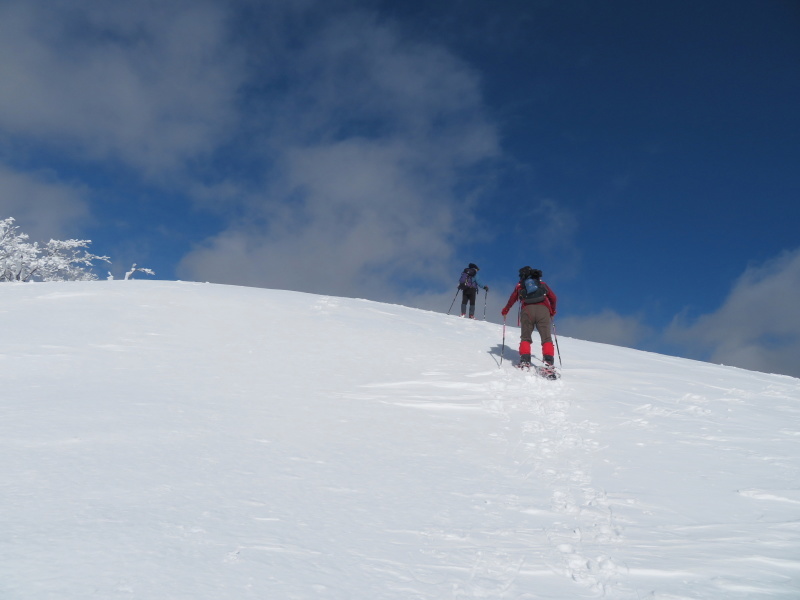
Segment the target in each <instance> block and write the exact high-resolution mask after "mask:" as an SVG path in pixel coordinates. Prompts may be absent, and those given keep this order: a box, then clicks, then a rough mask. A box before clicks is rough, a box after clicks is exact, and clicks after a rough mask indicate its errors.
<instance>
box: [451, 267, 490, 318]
mask: <svg viewBox="0 0 800 600" xmlns="http://www.w3.org/2000/svg"><path fill="white" fill-rule="evenodd" d="M478 271H480V269H479V268H478V265H476V264H475V263H469V266H468V267H467V268H466V269H464V270H463V271H462V273H461V280H460V281H459V283H458V289H460V290H461V316H462V317H465V316H467V304H469V318H470V319H474V318H475V298H476V296H477V295H478V288H483V289H484V290H486V291H487V292H488V291H489V286H488V285H483V284H482V283H481V282H480V281H478Z"/></svg>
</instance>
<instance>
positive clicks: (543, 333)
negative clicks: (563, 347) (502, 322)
mask: <svg viewBox="0 0 800 600" xmlns="http://www.w3.org/2000/svg"><path fill="white" fill-rule="evenodd" d="M552 324H553V319H552V317H551V316H550V309H549V308H547V306H545V305H544V304H541V303H539V304H524V305H523V306H522V316H521V317H520V326H521V327H522V335H521V336H520V339H521V340H522V341H523V342H533V339H531V336H532V335H533V328H534V327H535V328H536V329H537V330H538V331H539V337H540V338H541V340H542V345H544V344H546V343H548V342H550V343H552V341H553V338H552V336H551V335H550V330H551V329H552Z"/></svg>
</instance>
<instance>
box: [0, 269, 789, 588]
mask: <svg viewBox="0 0 800 600" xmlns="http://www.w3.org/2000/svg"><path fill="white" fill-rule="evenodd" d="M563 309H564V310H568V306H567V303H566V302H564V307H563ZM0 318H2V323H3V336H2V341H0V369H1V370H2V388H1V389H2V400H0V402H1V403H2V419H0V443H1V444H2V456H3V460H2V463H0V464H1V465H2V470H1V471H0V507H1V508H0V510H1V511H2V536H0V598H3V599H4V600H23V599H24V600H40V599H41V600H44V599H47V600H50V599H59V600H62V599H76V600H77V599H81V600H82V599H86V598H101V599H104V600H106V599H143V600H167V599H169V600H177V599H186V600H189V599H191V600H220V599H229V598H230V599H233V598H235V599H237V600H241V599H247V598H253V599H259V600H264V599H270V600H288V599H337V600H377V599H386V600H389V599H392V600H394V599H396V600H422V599H425V600H428V599H430V600H443V599H468V598H493V599H495V598H501V599H514V600H533V599H559V600H561V599H582V598H610V599H625V600H629V599H630V600H634V599H635V600H642V599H645V598H657V599H665V600H666V599H669V600H677V599H693V600H695V599H707V598H708V599H715V600H716V599H726V600H730V599H745V598H747V599H761V598H787V599H788V598H792V599H796V598H798V597H800V380H798V379H795V378H791V377H786V376H779V375H767V374H763V373H757V372H750V371H746V370H741V369H736V368H731V367H724V366H717V365H711V364H706V363H701V362H694V361H689V360H684V359H679V358H672V357H667V356H661V355H657V354H649V353H644V352H640V351H635V350H630V349H625V348H618V347H613V346H607V345H602V344H595V343H589V342H584V341H580V340H576V339H569V338H559V340H558V341H559V349H560V354H561V359H562V361H563V371H562V372H563V378H562V379H561V380H559V381H556V382H552V381H546V380H543V379H539V378H537V377H536V376H535V375H533V374H529V373H523V372H520V371H518V370H516V369H514V368H513V367H512V366H511V362H512V359H516V358H518V355H517V354H516V352H515V349H516V347H517V343H518V340H519V337H518V336H519V330H518V329H516V328H512V327H508V328H507V329H506V337H505V343H506V346H505V352H504V354H503V355H502V358H503V360H502V363H501V352H502V342H503V337H502V335H503V332H502V327H501V326H498V325H496V324H491V323H487V322H481V321H469V320H464V319H460V318H456V317H452V316H447V315H444V314H439V313H433V312H426V311H421V310H415V309H410V308H406V307H402V306H395V305H387V304H380V303H376V302H370V301H366V300H355V299H345V298H334V297H324V296H315V295H309V294H301V293H296V292H287V291H275V290H263V289H251V288H241V287H233V286H220V285H210V284H194V283H181V282H156V281H124V282H123V281H104V282H72V283H36V284H20V285H14V284H6V285H4V286H3V287H2V300H0Z"/></svg>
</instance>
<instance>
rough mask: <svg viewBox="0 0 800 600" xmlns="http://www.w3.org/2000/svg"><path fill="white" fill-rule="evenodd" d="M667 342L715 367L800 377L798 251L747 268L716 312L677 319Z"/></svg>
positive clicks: (799, 279) (799, 271)
mask: <svg viewBox="0 0 800 600" xmlns="http://www.w3.org/2000/svg"><path fill="white" fill-rule="evenodd" d="M669 337H670V338H671V339H673V340H675V341H679V342H682V343H684V344H686V345H688V346H690V347H697V348H700V349H703V350H707V351H709V352H710V353H711V360H712V361H713V362H717V363H722V364H727V365H733V366H739V367H743V368H748V369H754V370H758V371H766V372H774V373H787V374H791V375H795V376H800V249H797V250H794V251H792V252H785V253H783V254H782V255H780V256H778V257H777V258H774V259H772V260H769V261H767V262H765V263H764V264H762V265H754V266H750V267H749V268H747V269H746V270H745V272H744V273H743V274H742V276H741V277H739V279H738V280H737V281H736V283H735V285H734V286H733V289H732V290H731V292H730V294H729V295H728V298H727V299H726V300H725V302H724V303H723V305H722V306H721V307H720V309H719V310H717V311H716V312H714V313H710V314H707V315H703V316H701V317H700V318H698V319H697V320H696V321H695V322H694V323H685V322H684V321H683V320H682V319H676V320H675V322H674V323H673V325H672V327H671V329H670V332H669Z"/></svg>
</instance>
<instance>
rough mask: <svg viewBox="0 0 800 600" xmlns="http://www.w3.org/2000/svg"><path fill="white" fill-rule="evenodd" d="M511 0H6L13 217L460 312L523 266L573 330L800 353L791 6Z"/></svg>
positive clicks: (709, 347) (672, 343) (185, 266)
mask: <svg viewBox="0 0 800 600" xmlns="http://www.w3.org/2000/svg"><path fill="white" fill-rule="evenodd" d="M500 4H502V6H499V7H498V6H491V5H490V4H489V3H486V2H477V1H469V0H467V1H457V0H444V1H441V2H435V3H430V2H422V1H419V2H417V1H404V2H389V1H382V0H363V1H349V2H344V1H337V0H324V1H323V0H272V1H269V0H260V1H256V0H252V1H251V0H234V1H231V0H225V1H223V0H164V1H160V2H146V1H138V0H132V1H130V2H125V3H108V2H98V1H93V0H92V1H90V0H71V1H66V0H63V1H59V0H55V1H51V0H47V1H45V0H5V1H4V2H3V3H2V4H0V81H1V82H2V85H0V133H1V134H2V135H0V217H3V218H5V217H7V216H13V217H14V218H16V219H17V224H18V225H19V226H20V229H21V230H22V231H25V232H27V233H29V234H30V235H31V237H32V238H33V239H42V240H46V239H49V238H51V237H54V238H73V237H79V238H88V239H91V240H92V241H93V245H92V249H93V250H94V252H96V253H99V254H108V255H110V256H111V257H112V259H113V261H114V264H113V266H112V272H113V273H114V274H115V275H117V276H121V275H122V274H123V273H124V272H125V271H126V270H127V269H128V268H129V267H130V264H131V263H132V262H137V263H138V264H139V265H140V266H146V267H149V268H152V269H154V270H155V271H156V274H157V277H158V278H161V279H185V280H199V281H211V282H218V283H229V284H238V285H253V286H263V287H271V288H283V289H294V290H301V291H308V292H315V293H328V294H334V295H344V296H353V297H366V298H371V299H375V300H381V301H388V302H397V303H402V304H407V305H411V306H419V307H422V308H427V309H433V310H441V311H446V310H447V308H448V306H449V305H450V302H451V300H452V297H453V294H454V293H455V284H456V281H457V277H458V273H459V272H460V270H461V269H462V268H463V267H464V266H466V264H467V263H468V262H475V263H477V264H478V265H480V267H481V275H482V278H483V279H485V280H486V282H487V283H488V284H489V285H490V287H491V291H490V293H489V295H488V307H487V314H488V315H489V317H490V319H492V320H497V321H498V322H499V320H500V317H499V309H500V307H501V306H502V305H503V304H504V303H505V299H506V298H507V297H508V294H509V293H510V292H511V289H512V287H513V285H514V282H515V276H516V272H517V269H518V268H519V267H521V266H523V265H526V264H529V265H531V266H534V267H538V268H541V269H542V270H543V271H544V273H545V279H546V280H548V282H549V283H550V284H551V285H552V286H553V287H554V288H555V290H556V292H558V294H559V296H560V300H561V309H560V311H559V315H558V318H557V324H558V333H560V334H563V335H573V336H575V337H581V338H584V339H592V340H596V341H602V342H608V343H612V344H619V345H626V346H631V347H636V348H642V349H646V350H653V351H658V352H666V353H670V354H676V355H680V356H687V357H690V358H698V359H702V360H712V361H714V362H721V363H724V364H733V365H739V366H744V367H748V368H753V369H762V370H767V371H773V372H783V373H791V374H794V375H800V308H798V306H800V302H798V299H799V298H800V234H798V231H799V230H800V227H799V226H798V225H800V208H799V207H798V204H800V202H798V200H800V169H798V165H800V111H798V110H797V106H798V101H800V7H799V6H798V4H797V3H796V2H792V1H789V0H785V1H782V0H768V1H765V2H740V1H726V2H722V1H719V2H716V1H710V2H688V1H672V0H671V1H668V2H667V1H665V2H646V3H645V2H638V1H633V0H630V1H629V0H624V1H622V0H620V1H612V2H588V1H577V0H562V1H559V2H551V1H540V2H537V1H535V0H528V1H525V2H504V3H500ZM481 308H482V307H481ZM387 343H389V344H390V341H389V340H387ZM564 359H565V361H566V360H567V357H564Z"/></svg>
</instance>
